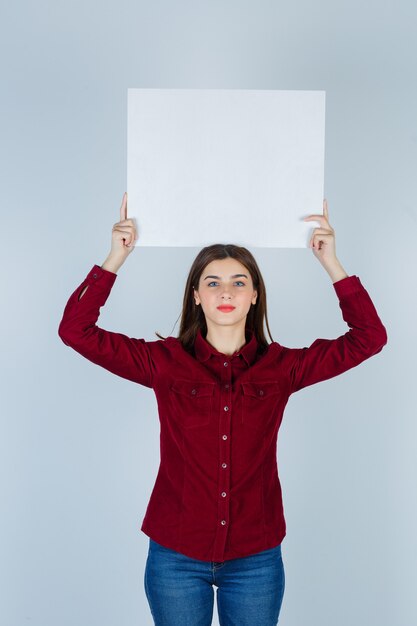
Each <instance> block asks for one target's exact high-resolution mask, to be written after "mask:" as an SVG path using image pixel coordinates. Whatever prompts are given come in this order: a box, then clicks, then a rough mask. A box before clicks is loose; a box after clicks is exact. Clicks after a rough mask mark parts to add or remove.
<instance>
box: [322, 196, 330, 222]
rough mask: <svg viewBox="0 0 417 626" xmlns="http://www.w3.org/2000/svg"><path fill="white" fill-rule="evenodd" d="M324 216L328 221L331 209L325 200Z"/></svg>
mask: <svg viewBox="0 0 417 626" xmlns="http://www.w3.org/2000/svg"><path fill="white" fill-rule="evenodd" d="M323 215H324V217H325V218H326V219H327V220H328V219H329V209H328V207H327V200H326V198H324V200H323Z"/></svg>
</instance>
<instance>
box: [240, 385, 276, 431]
mask: <svg viewBox="0 0 417 626" xmlns="http://www.w3.org/2000/svg"><path fill="white" fill-rule="evenodd" d="M241 385H242V410H241V421H242V424H245V425H246V426H248V427H251V428H256V429H263V428H265V426H266V425H267V424H268V422H270V421H271V420H272V419H273V418H274V413H275V411H274V409H275V407H276V405H277V404H278V402H279V400H280V399H281V397H282V389H281V386H280V384H279V383H277V382H275V381H268V382H259V383H257V382H244V383H241Z"/></svg>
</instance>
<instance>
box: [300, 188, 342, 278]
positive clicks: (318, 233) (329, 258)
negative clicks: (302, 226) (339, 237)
mask: <svg viewBox="0 0 417 626" xmlns="http://www.w3.org/2000/svg"><path fill="white" fill-rule="evenodd" d="M308 220H315V221H316V222H319V224H320V227H319V228H315V229H314V230H313V233H312V235H311V238H310V242H309V248H312V250H313V252H314V255H315V256H316V257H317V258H318V260H319V261H320V263H321V264H322V265H323V267H324V269H325V270H326V271H327V273H328V274H329V276H330V277H331V279H332V281H333V282H336V281H337V280H341V279H342V278H345V277H347V276H348V274H347V273H346V271H345V270H344V269H343V267H342V265H341V263H340V261H339V260H338V258H337V257H336V242H335V234H334V230H333V228H332V227H331V226H330V224H329V210H328V208H327V200H326V199H324V200H323V215H309V216H308V217H305V218H304V221H308Z"/></svg>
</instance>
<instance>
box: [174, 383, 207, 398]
mask: <svg viewBox="0 0 417 626" xmlns="http://www.w3.org/2000/svg"><path fill="white" fill-rule="evenodd" d="M215 385H216V383H214V382H213V383H211V382H200V383H198V382H195V381H189V380H174V381H173V382H172V383H171V390H172V391H175V393H179V394H182V395H184V396H189V397H191V398H193V397H199V398H200V397H202V396H212V395H213V392H214V387H215Z"/></svg>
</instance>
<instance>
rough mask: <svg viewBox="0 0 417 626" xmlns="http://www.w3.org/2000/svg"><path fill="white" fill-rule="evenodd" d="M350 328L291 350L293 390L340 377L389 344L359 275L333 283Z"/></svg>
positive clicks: (383, 327)
mask: <svg viewBox="0 0 417 626" xmlns="http://www.w3.org/2000/svg"><path fill="white" fill-rule="evenodd" d="M333 287H334V289H335V292H336V295H337V297H338V298H339V306H340V308H341V311H342V316H343V319H344V321H345V322H346V323H347V325H348V326H349V330H348V331H347V332H346V333H345V334H344V335H341V336H340V337H338V338H337V339H316V340H315V341H314V342H313V343H312V344H311V345H310V346H309V347H305V348H294V349H290V353H291V364H290V378H291V393H293V392H295V391H298V390H300V389H302V388H303V387H307V386H308V385H314V384H315V383H317V382H320V381H323V380H327V379H329V378H332V377H333V376H338V375H339V374H341V373H342V372H345V371H347V370H349V369H351V368H352V367H355V366H356V365H359V364H360V363H362V361H365V360H366V359H369V358H370V357H371V356H373V355H374V354H377V353H378V352H380V351H381V350H382V348H383V347H384V345H385V344H386V343H387V340H388V337H387V331H386V328H385V326H384V325H383V324H382V322H381V320H380V318H379V316H378V313H377V312H376V309H375V306H374V304H373V302H372V300H371V298H370V296H369V294H368V292H367V291H366V289H365V288H364V287H363V285H362V283H361V281H360V279H359V277H358V276H347V277H345V278H342V279H341V280H339V281H337V282H335V283H333Z"/></svg>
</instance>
